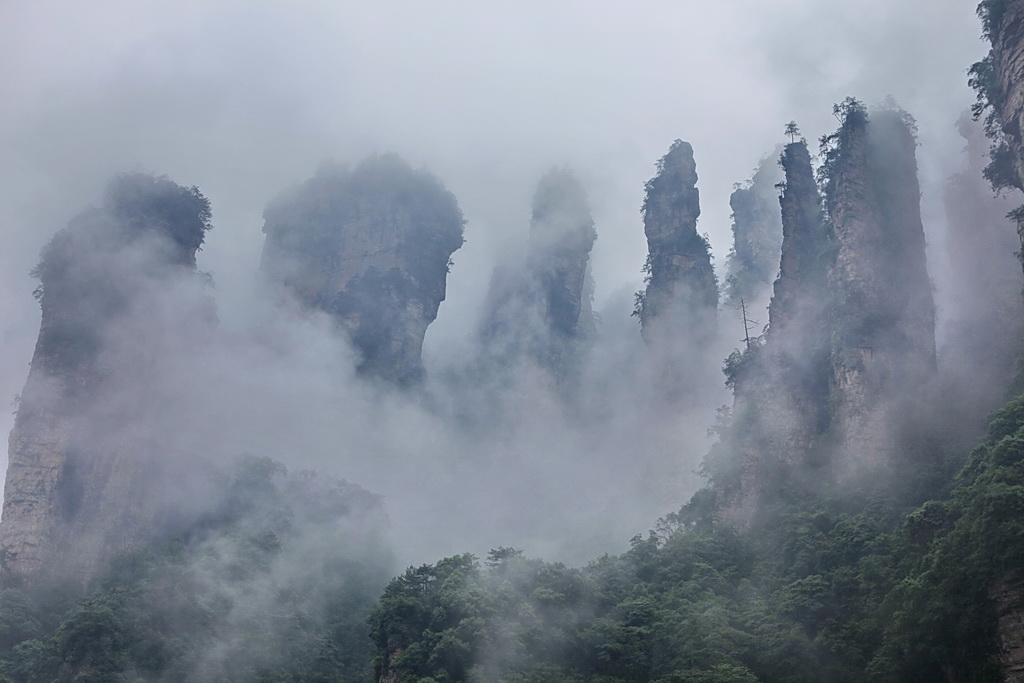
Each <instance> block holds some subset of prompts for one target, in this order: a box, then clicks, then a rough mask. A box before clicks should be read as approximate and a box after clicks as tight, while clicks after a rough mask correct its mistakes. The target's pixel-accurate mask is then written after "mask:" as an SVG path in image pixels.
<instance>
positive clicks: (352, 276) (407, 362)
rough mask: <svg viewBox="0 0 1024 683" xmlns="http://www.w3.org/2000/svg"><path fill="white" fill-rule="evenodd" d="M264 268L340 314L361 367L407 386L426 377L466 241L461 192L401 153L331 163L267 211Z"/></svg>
mask: <svg viewBox="0 0 1024 683" xmlns="http://www.w3.org/2000/svg"><path fill="white" fill-rule="evenodd" d="M264 220H265V223H264V226H263V232H264V233H265V234H266V241H265V243H264V247H263V266H262V267H263V270H264V272H265V273H266V274H267V276H268V277H269V278H270V279H271V280H272V281H274V282H277V283H278V284H281V285H283V286H284V287H285V288H287V289H288V290H290V291H291V293H292V294H293V295H294V296H295V298H296V299H297V300H298V301H299V302H301V303H302V304H303V305H305V306H307V307H310V308H314V309H319V310H322V311H324V312H326V313H328V314H329V315H331V316H332V317H333V318H334V320H336V321H337V323H338V324H339V325H340V326H341V327H342V328H343V329H345V330H346V331H347V332H348V334H349V336H350V338H351V340H352V344H353V346H354V347H355V348H356V350H357V351H358V352H359V354H360V360H359V370H360V371H361V372H363V373H365V374H367V375H370V376H375V377H380V378H383V379H385V380H388V381H392V382H395V383H397V384H400V385H404V384H409V383H413V382H416V381H418V380H419V379H421V378H422V376H423V361H422V348H423V337H424V335H425V334H426V330H427V326H428V325H430V323H431V322H433V321H434V319H435V318H436V317H437V311H438V308H439V306H440V304H441V302H442V301H444V298H445V285H446V280H447V275H448V268H449V265H450V259H451V255H452V254H453V253H454V252H455V251H456V250H457V249H459V247H461V246H462V242H463V239H462V230H463V224H464V221H463V218H462V212H461V211H460V210H459V206H458V203H457V202H456V200H455V196H454V195H452V193H450V192H448V191H447V190H446V189H445V188H444V186H443V185H442V184H441V182H440V181H439V180H437V178H435V177H434V176H433V175H431V174H430V173H428V172H427V171H424V170H419V171H417V170H413V169H412V168H411V167H410V166H409V165H408V164H406V163H405V162H404V161H402V160H401V159H400V158H399V157H398V156H396V155H394V154H386V155H381V156H373V157H370V158H369V159H367V160H365V161H363V162H362V163H361V164H359V165H358V166H357V167H356V168H355V169H354V170H352V171H349V170H347V169H344V168H340V167H329V168H323V169H321V170H320V171H319V172H318V173H317V174H316V175H315V176H314V177H313V178H312V179H310V180H309V181H307V182H306V183H304V184H303V185H301V186H299V187H297V188H294V189H292V190H290V191H287V192H285V193H283V194H282V195H281V196H279V197H278V198H277V199H275V200H274V201H272V202H271V203H270V204H269V205H268V206H267V208H266V210H265V211H264Z"/></svg>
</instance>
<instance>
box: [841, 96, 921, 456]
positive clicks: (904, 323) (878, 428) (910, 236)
mask: <svg viewBox="0 0 1024 683" xmlns="http://www.w3.org/2000/svg"><path fill="white" fill-rule="evenodd" d="M914 149H915V140H914V136H913V133H912V131H911V129H910V125H909V123H908V121H907V120H905V115H904V114H903V113H902V112H899V111H889V110H883V111H878V112H875V113H873V114H872V115H871V118H870V121H869V119H868V115H867V112H866V111H864V109H863V108H862V107H860V105H859V103H854V104H853V106H848V107H847V108H846V110H845V112H844V122H843V125H842V127H841V128H840V130H839V132H838V133H837V139H836V147H835V148H834V150H833V151H832V152H830V154H829V158H828V159H827V160H826V164H828V165H830V175H829V180H828V184H827V186H826V198H827V203H828V208H829V218H830V220H831V225H832V230H833V232H834V234H835V239H836V253H835V260H834V262H833V263H832V264H831V269H830V272H829V285H830V286H829V289H830V291H831V296H832V316H833V322H832V344H831V346H832V350H831V353H832V390H831V394H832V397H833V415H832V419H833V425H834V426H835V427H836V430H837V434H838V435H839V437H840V438H841V439H842V441H843V443H844V447H845V450H846V451H847V452H848V453H849V456H848V457H847V458H846V459H845V460H846V462H845V463H844V465H851V464H854V461H857V462H862V463H867V464H881V463H884V462H885V460H886V458H887V455H888V453H889V451H890V448H891V443H890V440H891V434H889V432H888V425H887V424H886V420H885V414H886V412H887V409H889V408H890V407H891V402H892V401H895V400H898V398H899V397H900V396H901V395H907V394H906V392H912V391H913V389H914V388H915V387H917V386H920V384H921V383H922V382H923V381H925V380H926V379H927V378H928V377H930V375H931V373H933V372H934V370H935V305H934V303H933V301H932V293H931V283H930V281H929V279H928V273H927V269H926V266H925V242H924V228H923V226H922V223H921V213H920V187H919V185H918V181H917V162H916V159H915V154H914Z"/></svg>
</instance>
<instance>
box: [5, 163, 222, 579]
mask: <svg viewBox="0 0 1024 683" xmlns="http://www.w3.org/2000/svg"><path fill="white" fill-rule="evenodd" d="M209 227H210V206H209V202H208V201H207V200H206V198H205V197H204V196H203V195H202V194H201V193H200V192H199V190H197V189H196V188H195V187H191V188H186V187H181V186H179V185H176V184H175V183H173V182H171V181H170V180H168V179H166V178H157V177H153V176H149V175H144V174H129V175H123V176H120V177H118V178H116V179H115V180H114V181H113V182H112V183H111V184H110V186H109V188H108V190H107V193H106V196H105V198H104V201H103V204H102V205H101V206H100V207H99V208H95V209H91V210H88V211H86V212H84V213H82V214H80V215H79V216H77V217H76V218H75V219H73V220H72V221H71V223H70V224H69V226H68V227H67V228H66V229H64V230H62V231H61V232H59V233H57V235H56V236H54V238H53V239H52V240H51V241H50V243H49V244H48V245H47V246H46V248H45V249H44V250H43V255H42V259H41V261H40V263H39V265H38V266H37V268H36V270H35V272H34V274H35V275H36V276H37V277H38V278H39V280H40V285H39V288H38V289H37V290H36V296H37V298H38V299H39V302H40V305H41V308H42V321H41V325H40V330H39V338H38V341H37V342H36V347H35V352H34V355H33V358H32V366H31V370H30V372H29V376H28V380H27V382H26V385H25V389H24V391H23V392H22V394H21V401H20V405H19V409H18V414H17V417H16V419H15V424H14V428H13V430H12V431H11V435H10V441H9V465H8V470H7V479H6V482H5V486H4V504H3V518H2V521H0V550H2V553H3V555H2V559H3V561H4V564H5V566H6V567H7V568H8V569H9V570H11V571H14V572H17V573H22V574H29V573H33V572H36V571H38V570H41V569H44V568H45V569H48V570H50V571H57V572H67V573H69V574H72V575H78V576H86V575H88V574H89V573H90V572H91V571H92V570H93V569H94V568H95V567H96V565H97V564H98V563H99V562H101V561H102V560H103V558H104V557H105V556H107V555H108V554H109V553H111V552H114V551H117V550H123V549H125V548H126V547H128V546H130V545H131V544H132V543H134V542H137V541H139V540H141V539H142V538H143V537H145V536H146V535H147V534H149V533H152V532H153V531H154V528H153V527H154V524H155V519H156V516H157V515H158V514H159V513H160V511H159V509H158V508H159V502H158V499H159V496H158V495H155V493H154V490H155V489H159V488H160V487H159V484H154V479H155V478H158V472H159V469H160V462H159V459H160V452H159V444H157V443H154V442H153V438H151V435H146V434H140V433H138V432H137V431H133V429H132V427H131V422H132V420H133V419H134V418H136V417H138V416H140V415H142V414H144V413H145V411H146V410H147V408H153V404H152V402H148V403H147V400H146V397H147V390H148V382H149V380H150V379H151V374H152V366H153V360H154V358H155V357H157V356H159V355H162V354H165V353H167V352H168V351H169V349H171V348H172V347H173V350H176V351H182V352H184V353H185V354H186V355H187V354H188V352H189V347H190V346H191V345H192V344H195V343H196V342H197V341H198V340H200V339H201V338H202V337H203V335H204V334H207V333H209V332H210V330H212V326H213V322H214V318H215V315H214V313H213V308H212V304H211V303H210V300H209V298H208V296H206V295H205V293H204V292H203V285H202V284H201V282H202V278H201V277H200V276H199V274H198V273H197V271H196V262H195V255H196V251H197V250H198V249H199V247H200V246H201V244H202V242H203V238H204V234H205V232H206V231H207V230H208V229H209ZM150 398H151V397H150ZM156 409H157V410H159V406H157V407H156Z"/></svg>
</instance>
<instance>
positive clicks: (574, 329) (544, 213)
mask: <svg viewBox="0 0 1024 683" xmlns="http://www.w3.org/2000/svg"><path fill="white" fill-rule="evenodd" d="M596 240H597V231H596V230H595V229H594V219H593V218H592V217H591V215H590V207H589V205H588V202H587V195H586V191H585V190H584V189H583V186H582V185H581V184H580V182H579V181H578V180H577V179H576V177H575V176H574V175H573V174H572V172H571V171H569V170H568V169H565V168H553V169H551V170H550V171H548V172H547V173H546V174H545V175H544V176H543V177H542V178H541V179H540V181H539V182H538V184H537V189H536V191H535V192H534V195H533V206H532V210H531V214H530V239H529V246H528V249H527V255H526V262H525V263H524V264H503V265H502V266H501V267H499V269H498V270H497V271H496V272H495V276H494V278H492V281H491V288H490V292H489V295H488V314H487V317H486V319H485V321H484V324H483V327H482V330H481V341H482V342H483V344H484V345H485V353H486V354H487V355H488V356H490V357H491V358H502V359H504V362H506V363H507V362H509V361H512V360H513V359H514V358H515V357H518V356H522V355H523V354H525V355H526V356H528V357H529V358H531V359H532V360H533V361H534V362H536V363H537V364H538V365H539V366H540V367H543V368H546V369H547V370H548V371H550V372H551V373H552V374H553V375H554V376H555V377H556V378H561V377H565V376H566V375H567V374H569V373H570V371H571V369H572V366H573V365H574V363H575V360H576V356H577V351H579V350H580V344H581V343H583V342H584V341H585V340H586V339H587V338H589V337H590V336H591V335H592V334H593V332H594V318H593V311H592V309H591V302H590V296H591V292H592V286H591V282H590V252H591V250H592V249H593V247H594V242H595V241H596Z"/></svg>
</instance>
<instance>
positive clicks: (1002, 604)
mask: <svg viewBox="0 0 1024 683" xmlns="http://www.w3.org/2000/svg"><path fill="white" fill-rule="evenodd" d="M989 596H990V597H991V598H992V601H993V602H994V603H995V607H996V615H997V618H998V622H997V626H996V641H997V645H998V648H999V652H998V654H999V664H1000V667H1001V668H1002V673H1003V678H1002V680H1003V681H1004V682H1005V683H1024V577H1022V576H1021V573H1020V571H1010V572H1004V573H1003V574H1002V575H1001V576H1000V577H999V579H997V580H996V581H995V583H994V584H993V585H992V588H991V589H990V591H989Z"/></svg>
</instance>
